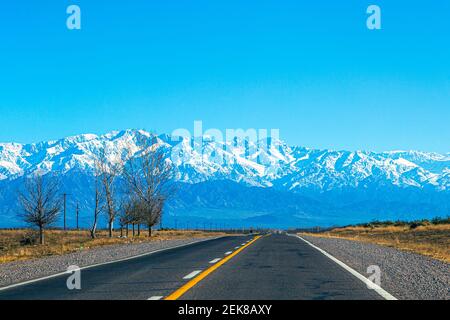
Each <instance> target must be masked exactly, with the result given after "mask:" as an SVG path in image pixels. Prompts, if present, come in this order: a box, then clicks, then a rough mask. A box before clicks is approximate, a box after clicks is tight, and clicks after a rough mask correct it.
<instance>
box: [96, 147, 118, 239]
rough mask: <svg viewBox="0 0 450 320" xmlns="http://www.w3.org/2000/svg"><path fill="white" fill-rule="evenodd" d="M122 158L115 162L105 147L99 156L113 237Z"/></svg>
mask: <svg viewBox="0 0 450 320" xmlns="http://www.w3.org/2000/svg"><path fill="white" fill-rule="evenodd" d="M119 160H120V159H118V160H117V163H113V161H110V160H109V159H108V158H107V156H106V151H105V148H102V150H101V151H100V154H99V156H98V165H99V171H100V183H101V186H102V192H103V195H104V198H105V210H106V213H107V215H108V230H109V237H110V238H111V237H112V233H113V228H114V220H115V219H116V215H117V208H116V205H117V204H116V194H115V192H116V179H117V177H118V175H119V174H120V161H119Z"/></svg>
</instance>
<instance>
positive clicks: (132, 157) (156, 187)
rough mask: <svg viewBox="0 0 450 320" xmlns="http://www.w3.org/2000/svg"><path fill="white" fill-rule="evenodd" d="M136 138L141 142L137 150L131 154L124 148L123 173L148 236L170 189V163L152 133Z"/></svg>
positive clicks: (171, 191) (171, 176)
mask: <svg viewBox="0 0 450 320" xmlns="http://www.w3.org/2000/svg"><path fill="white" fill-rule="evenodd" d="M138 142H140V145H141V146H142V148H141V151H139V152H138V153H136V154H133V153H132V150H131V148H130V147H129V148H128V156H127V161H126V163H124V165H123V177H124V179H125V181H126V183H127V186H128V190H129V193H130V194H131V198H133V199H134V201H135V202H136V204H135V208H137V210H139V212H140V213H141V217H142V220H143V221H144V223H145V224H146V225H147V227H148V229H149V235H150V236H151V229H152V227H153V226H154V225H156V224H157V223H158V221H160V219H161V215H162V212H163V207H164V204H165V202H166V200H167V199H168V198H169V197H170V196H171V195H172V194H173V192H174V184H173V166H172V164H171V163H170V161H169V160H168V155H167V152H166V151H165V149H164V148H163V147H161V146H158V144H157V142H156V138H155V137H153V136H151V137H150V138H148V139H145V138H143V139H141V140H140V141H138Z"/></svg>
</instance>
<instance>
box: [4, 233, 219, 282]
mask: <svg viewBox="0 0 450 320" xmlns="http://www.w3.org/2000/svg"><path fill="white" fill-rule="evenodd" d="M223 237H225V236H219V237H215V238H209V239H204V240H200V241H194V242H190V243H185V244H180V245H179V246H174V247H170V248H164V249H158V250H155V251H150V252H146V253H142V254H138V255H135V256H131V257H128V258H123V259H117V260H113V261H108V262H103V263H97V264H93V265H90V266H85V267H81V268H80V269H79V270H86V269H90V268H95V267H99V266H104V265H107V264H112V263H116V262H122V261H128V260H132V259H136V258H140V257H145V256H149V255H152V254H154V253H158V252H161V251H167V250H172V249H177V248H182V247H187V246H190V245H192V244H195V243H199V242H205V241H210V240H215V239H220V238H223ZM67 274H68V273H67V271H64V272H60V273H55V274H52V275H49V276H46V277H42V278H37V279H33V280H28V281H24V282H19V283H15V284H12V285H9V286H6V287H2V288H0V291H4V290H8V289H12V288H16V287H20V286H23V285H26V284H31V283H35V282H38V281H42V280H47V279H52V278H56V277H60V276H64V275H67Z"/></svg>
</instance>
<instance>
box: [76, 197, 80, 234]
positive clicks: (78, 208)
mask: <svg viewBox="0 0 450 320" xmlns="http://www.w3.org/2000/svg"><path fill="white" fill-rule="evenodd" d="M79 213H80V207H79V205H78V203H77V230H80V228H79V225H78V217H79Z"/></svg>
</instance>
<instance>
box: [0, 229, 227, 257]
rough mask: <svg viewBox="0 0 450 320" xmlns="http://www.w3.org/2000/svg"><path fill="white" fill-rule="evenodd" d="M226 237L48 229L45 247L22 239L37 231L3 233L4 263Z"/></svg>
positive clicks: (1, 253) (0, 237)
mask: <svg viewBox="0 0 450 320" xmlns="http://www.w3.org/2000/svg"><path fill="white" fill-rule="evenodd" d="M222 234H223V233H218V232H202V231H154V232H153V234H152V237H151V238H150V237H148V235H147V231H146V230H142V231H141V236H140V237H137V236H135V237H131V232H130V234H129V238H120V237H119V235H120V233H119V232H116V234H115V235H114V237H113V238H109V237H108V236H107V232H106V231H99V232H98V237H97V238H96V239H92V238H91V237H90V234H89V231H75V230H70V231H61V230H48V231H46V232H45V242H46V243H45V245H42V246H41V245H37V244H36V245H24V244H21V240H23V239H25V238H29V237H30V236H33V235H35V232H34V231H32V230H29V229H23V230H0V264H1V263H6V262H11V261H18V260H28V259H35V258H40V257H44V256H51V255H61V254H66V253H70V252H75V251H80V250H88V249H90V248H95V247H100V246H107V245H113V244H127V243H142V242H149V241H160V240H174V239H188V238H205V237H210V236H218V235H222Z"/></svg>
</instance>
